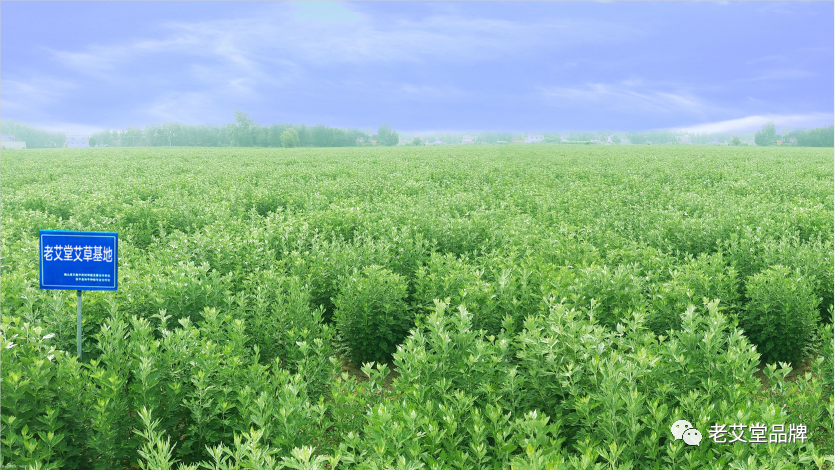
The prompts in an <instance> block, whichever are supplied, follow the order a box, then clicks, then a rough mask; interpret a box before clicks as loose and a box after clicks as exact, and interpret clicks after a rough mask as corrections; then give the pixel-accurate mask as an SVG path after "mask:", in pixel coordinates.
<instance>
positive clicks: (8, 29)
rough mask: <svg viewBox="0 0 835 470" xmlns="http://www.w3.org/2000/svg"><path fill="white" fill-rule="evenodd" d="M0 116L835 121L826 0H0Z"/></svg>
mask: <svg viewBox="0 0 835 470" xmlns="http://www.w3.org/2000/svg"><path fill="white" fill-rule="evenodd" d="M2 13H3V14H2V28H1V29H2V33H0V34H1V35H2V43H1V44H2V45H0V49H2V51H1V52H0V56H2V59H3V60H2V66H3V67H2V72H1V73H0V85H2V88H1V89H2V94H1V95H0V101H1V103H0V104H2V108H1V109H0V111H2V118H3V119H4V120H18V121H21V122H25V123H27V124H30V125H33V126H37V127H40V128H44V129H51V130H63V131H70V130H72V131H79V132H94V131H96V130H100V129H104V128H111V129H118V128H124V127H128V126H137V127H145V126H149V125H154V124H159V123H162V122H181V123H184V124H209V125H219V124H223V123H229V122H233V121H234V109H241V110H243V111H244V112H246V113H248V114H249V116H250V117H251V118H252V119H253V120H254V121H256V122H258V123H261V124H272V123H279V122H288V123H296V124H307V125H318V124H323V125H329V126H332V127H339V128H358V129H376V127H377V126H378V125H380V124H384V123H387V124H389V125H391V126H392V127H393V128H394V129H395V130H397V131H400V132H402V133H404V134H412V135H417V134H432V133H441V132H490V131H504V132H570V131H581V130H586V131H594V130H611V131H614V132H636V131H651V130H662V129H669V130H681V131H687V132H693V133H722V132H752V131H754V130H757V129H759V127H760V126H762V124H763V123H764V122H766V121H774V122H775V123H776V124H777V127H778V129H779V128H780V127H786V128H799V127H806V128H813V127H820V126H823V125H826V124H831V123H832V122H833V105H832V103H833V86H832V85H833V55H834V54H833V44H832V37H833V22H832V17H833V4H832V2H812V3H795V2H788V3H774V2H769V3H760V2H739V3H725V2H718V3H701V2H700V3H672V4H667V3H627V2H613V3H573V2H572V3H568V2H561V3H539V2H536V3H504V2H487V3H470V2H465V3H449V2H431V3H399V2H395V3H364V2H363V3H350V2H346V3H336V2H333V3H327V2H301V3H296V2H284V3H273V2H206V3H204V2H200V3H196V2H149V3H146V2H124V3H123V2H12V3H9V2H3V4H2Z"/></svg>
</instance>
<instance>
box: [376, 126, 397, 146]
mask: <svg viewBox="0 0 835 470" xmlns="http://www.w3.org/2000/svg"><path fill="white" fill-rule="evenodd" d="M377 141H378V142H379V143H381V144H383V145H385V146H389V147H391V146H394V145H397V143H398V142H400V137H399V136H398V135H397V132H395V131H393V130H392V129H391V126H389V125H388V124H382V125H380V126H379V127H377Z"/></svg>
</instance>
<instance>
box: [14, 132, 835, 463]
mask: <svg viewBox="0 0 835 470" xmlns="http://www.w3.org/2000/svg"><path fill="white" fill-rule="evenodd" d="M0 170H2V241H1V243H2V246H0V250H1V251H0V255H2V288H1V289H0V295H2V297H1V298H0V306H1V307H2V334H3V336H2V339H0V353H2V357H0V359H2V419H0V421H1V422H2V429H0V435H1V437H2V449H0V455H2V464H4V465H17V467H9V468H26V467H27V466H28V467H29V468H33V469H46V468H78V469H86V468H96V469H107V468H140V467H141V468H151V469H169V468H180V467H181V466H182V468H194V469H197V468H209V469H232V468H235V469H268V468H269V469H272V468H281V467H282V466H286V468H297V469H315V468H354V467H356V468H364V469H383V468H397V469H417V468H427V469H429V468H460V469H470V468H491V469H492V468H511V467H512V468H519V469H546V468H549V469H550V468H553V469H559V468H566V469H574V468H576V469H604V468H605V469H609V468H613V469H614V468H617V469H630V468H634V469H643V468H675V469H678V468H682V469H684V468H687V469H695V468H739V469H763V468H787V469H788V468H798V469H801V468H803V469H805V468H832V449H833V404H832V395H833V389H832V370H833V345H832V343H833V338H832V315H833V314H832V304H833V283H834V282H835V281H833V187H835V182H834V181H833V154H832V149H809V148H788V149H785V148H730V147H719V148H717V147H690V148H680V147H659V146H605V147H604V146H549V145H541V146H478V147H464V146H447V147H420V148H412V147H406V148H344V149H310V148H298V149H228V148H227V149H149V148H145V149H63V150H22V151H3V153H2V162H0ZM47 229H52V230H55V229H61V230H84V231H115V232H119V237H120V264H119V290H118V292H115V293H105V292H87V293H85V294H84V325H83V329H84V344H83V361H82V362H79V361H78V360H77V358H76V355H75V339H76V338H75V294H74V293H73V292H71V291H70V292H67V291H42V290H40V289H39V288H38V285H39V284H38V261H39V260H38V256H39V255H38V231H39V230H47ZM372 361H373V362H374V365H373V366H371V365H368V366H367V367H363V371H364V372H365V373H364V374H363V373H359V371H358V370H357V368H359V367H362V364H363V363H370V362H372ZM777 362H783V365H782V366H779V365H778V366H776V369H775V367H774V366H766V367H765V368H764V369H763V370H762V372H760V370H761V369H762V367H763V366H765V365H766V364H775V363H777ZM789 363H791V364H792V365H793V366H794V367H795V368H799V369H801V370H802V373H800V374H796V373H792V374H791V375H788V376H787V374H789V371H790V370H791V367H790V366H789ZM392 378H393V380H392ZM678 420H687V421H689V422H690V423H692V426H693V427H695V428H696V429H697V430H699V431H700V432H701V434H702V436H703V437H702V441H701V443H700V445H698V446H695V445H687V444H685V443H684V442H683V441H682V440H674V438H673V435H672V434H671V431H670V427H671V426H672V425H673V423H674V422H676V421H678ZM734 424H739V425H745V426H749V427H751V426H753V428H749V427H746V428H745V429H744V434H743V435H742V439H744V440H745V441H751V440H752V439H757V437H756V436H757V435H758V434H759V433H764V434H760V435H763V436H765V437H764V438H763V439H765V440H766V443H756V442H746V443H742V442H736V443H730V441H732V440H733V434H732V432H731V426H732V425H734ZM721 425H725V426H726V429H727V431H726V434H724V435H721V436H720V435H719V433H713V434H714V435H713V436H712V437H713V438H712V437H711V436H710V434H711V432H710V431H711V430H712V429H714V430H715V429H718V428H713V427H714V426H721ZM775 425H784V426H785V431H784V432H785V433H787V434H788V433H789V429H790V427H791V428H792V431H793V432H794V433H795V436H796V435H797V433H796V432H795V426H796V425H804V426H806V429H807V432H806V439H796V442H783V443H771V444H769V443H768V442H767V441H768V438H769V435H770V434H772V433H777V432H779V429H777V428H775V427H774V426H775ZM763 429H765V431H763ZM736 433H737V434H739V433H740V431H738V430H737V431H736ZM775 435H776V434H775ZM717 436H719V437H717ZM801 437H802V436H801ZM714 438H715V439H714ZM778 438H779V436H778ZM723 439H724V440H726V441H727V442H724V443H722V442H716V441H717V440H718V441H721V440H723ZM175 462H176V463H175Z"/></svg>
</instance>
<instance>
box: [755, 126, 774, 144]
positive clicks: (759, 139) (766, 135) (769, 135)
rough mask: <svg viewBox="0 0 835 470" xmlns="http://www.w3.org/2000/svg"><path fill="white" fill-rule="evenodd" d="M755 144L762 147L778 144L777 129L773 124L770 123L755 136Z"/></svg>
mask: <svg viewBox="0 0 835 470" xmlns="http://www.w3.org/2000/svg"><path fill="white" fill-rule="evenodd" d="M754 143H755V144H757V145H759V146H762V147H765V146H768V145H776V144H777V128H776V127H775V126H774V123H773V122H771V121H769V122H768V123H766V124H765V125H764V126H763V128H762V130H760V131H757V133H756V134H754Z"/></svg>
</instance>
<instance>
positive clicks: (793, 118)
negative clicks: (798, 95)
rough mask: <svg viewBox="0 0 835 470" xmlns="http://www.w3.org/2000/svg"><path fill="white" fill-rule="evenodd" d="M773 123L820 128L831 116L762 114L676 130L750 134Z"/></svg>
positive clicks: (701, 132) (824, 114)
mask: <svg viewBox="0 0 835 470" xmlns="http://www.w3.org/2000/svg"><path fill="white" fill-rule="evenodd" d="M768 121H773V122H774V123H775V124H776V125H777V126H778V128H779V127H782V126H786V127H820V126H822V125H825V124H832V123H833V115H832V114H826V113H812V114H762V115H756V116H746V117H743V118H738V119H730V120H727V121H719V122H710V123H704V124H697V125H691V126H683V127H681V128H676V129H677V130H682V131H687V132H693V133H698V134H710V133H719V132H750V131H755V130H759V129H760V128H761V127H762V126H763V124H765V123H766V122H768Z"/></svg>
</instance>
